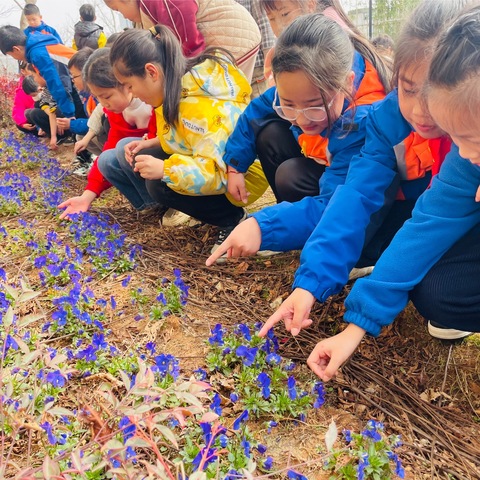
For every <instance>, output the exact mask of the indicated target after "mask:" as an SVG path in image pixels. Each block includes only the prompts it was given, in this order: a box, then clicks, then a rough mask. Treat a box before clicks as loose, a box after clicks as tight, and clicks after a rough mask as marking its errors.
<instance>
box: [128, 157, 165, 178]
mask: <svg viewBox="0 0 480 480" xmlns="http://www.w3.org/2000/svg"><path fill="white" fill-rule="evenodd" d="M132 166H133V171H134V172H138V173H139V174H140V175H141V177H142V178H145V179H146V180H160V179H162V178H163V160H160V159H159V158H155V157H153V156H152V155H137V156H136V157H135V161H134V162H133V165H132Z"/></svg>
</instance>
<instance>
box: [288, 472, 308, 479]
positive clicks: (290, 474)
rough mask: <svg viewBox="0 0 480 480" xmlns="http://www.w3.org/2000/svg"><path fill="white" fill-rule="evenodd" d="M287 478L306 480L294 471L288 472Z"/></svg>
mask: <svg viewBox="0 0 480 480" xmlns="http://www.w3.org/2000/svg"><path fill="white" fill-rule="evenodd" d="M287 477H288V478H291V479H292V480H308V478H307V477H306V476H305V475H302V474H301V473H298V472H295V471H294V470H288V472H287Z"/></svg>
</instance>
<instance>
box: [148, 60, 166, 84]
mask: <svg viewBox="0 0 480 480" xmlns="http://www.w3.org/2000/svg"><path fill="white" fill-rule="evenodd" d="M145 72H146V74H147V76H149V77H150V78H151V79H152V80H158V79H159V78H160V77H162V76H163V75H162V72H161V71H160V69H159V68H158V67H157V65H155V64H153V63H146V64H145Z"/></svg>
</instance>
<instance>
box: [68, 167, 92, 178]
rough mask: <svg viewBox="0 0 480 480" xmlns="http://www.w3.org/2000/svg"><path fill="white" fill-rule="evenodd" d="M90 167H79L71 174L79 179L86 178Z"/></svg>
mask: <svg viewBox="0 0 480 480" xmlns="http://www.w3.org/2000/svg"><path fill="white" fill-rule="evenodd" d="M91 167H92V166H91V165H80V166H79V167H78V168H76V169H75V170H74V171H73V172H72V173H73V174H74V175H78V176H79V177H87V176H88V172H89V171H90V168H91Z"/></svg>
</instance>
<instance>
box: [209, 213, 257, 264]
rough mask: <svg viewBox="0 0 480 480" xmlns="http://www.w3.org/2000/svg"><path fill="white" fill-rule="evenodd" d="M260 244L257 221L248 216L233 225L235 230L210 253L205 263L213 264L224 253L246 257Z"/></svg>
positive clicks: (255, 251)
mask: <svg viewBox="0 0 480 480" xmlns="http://www.w3.org/2000/svg"><path fill="white" fill-rule="evenodd" d="M261 244H262V232H261V230H260V226H259V225H258V222H257V221H256V220H255V219H254V218H248V219H247V220H245V221H244V222H242V223H240V224H239V225H237V226H236V227H235V230H234V231H233V232H232V233H231V234H230V235H229V236H228V237H227V239H226V240H225V241H224V242H223V243H222V244H221V245H220V246H219V247H218V248H217V250H215V253H212V254H211V255H210V256H209V257H208V258H207V261H206V262H205V264H206V265H207V267H209V266H210V265H213V264H214V263H215V262H216V260H217V259H218V258H220V257H221V256H222V255H223V254H224V253H226V254H227V258H232V257H248V256H250V255H255V254H256V253H257V252H258V251H259V250H260V245H261Z"/></svg>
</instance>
